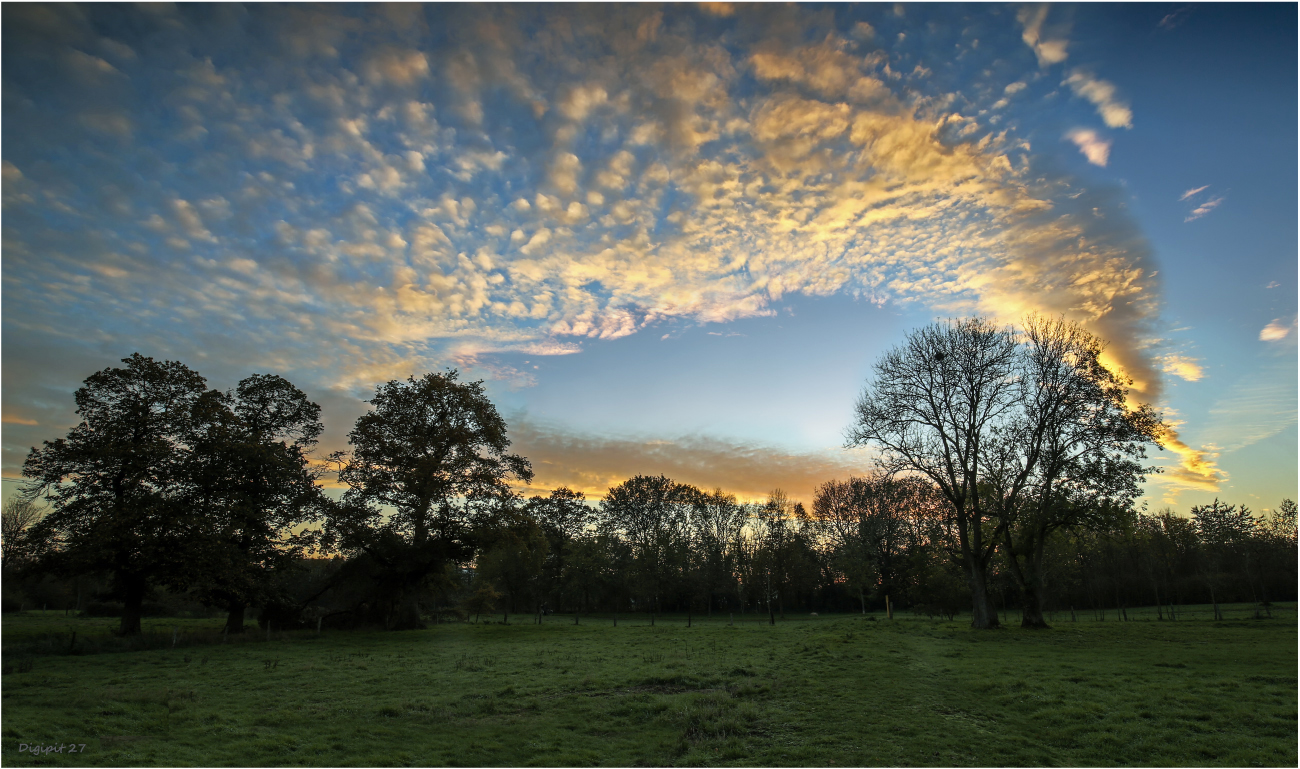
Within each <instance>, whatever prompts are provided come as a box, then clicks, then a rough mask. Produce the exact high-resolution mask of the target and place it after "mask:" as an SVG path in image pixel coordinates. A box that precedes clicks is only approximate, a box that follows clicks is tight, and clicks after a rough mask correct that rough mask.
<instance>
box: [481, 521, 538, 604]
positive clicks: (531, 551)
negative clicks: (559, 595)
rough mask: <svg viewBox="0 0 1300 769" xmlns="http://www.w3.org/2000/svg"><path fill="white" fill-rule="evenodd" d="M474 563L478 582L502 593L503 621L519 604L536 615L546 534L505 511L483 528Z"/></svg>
mask: <svg viewBox="0 0 1300 769" xmlns="http://www.w3.org/2000/svg"><path fill="white" fill-rule="evenodd" d="M485 529H486V532H485V534H484V535H483V536H482V538H481V542H482V551H481V553H480V554H479V556H478V559H477V561H476V564H477V567H478V568H477V572H478V575H479V577H480V578H482V579H483V580H485V581H487V582H489V583H491V584H493V585H495V586H497V587H498V588H500V589H502V590H503V591H504V593H505V597H506V600H505V611H506V621H507V622H509V619H510V611H511V610H516V611H517V610H518V607H519V605H520V604H526V605H529V606H530V607H531V608H532V609H533V610H534V611H538V610H539V607H540V605H541V597H542V589H543V585H542V582H543V575H544V568H545V565H546V556H547V553H548V552H549V550H550V548H549V543H548V542H547V536H546V533H545V532H544V531H543V529H542V527H541V526H540V525H539V524H538V522H537V521H536V520H534V519H533V518H532V516H530V515H528V514H527V513H526V512H524V511H519V510H508V511H505V513H504V515H499V516H497V517H495V518H494V520H492V522H491V524H490V525H489V526H487V527H485Z"/></svg>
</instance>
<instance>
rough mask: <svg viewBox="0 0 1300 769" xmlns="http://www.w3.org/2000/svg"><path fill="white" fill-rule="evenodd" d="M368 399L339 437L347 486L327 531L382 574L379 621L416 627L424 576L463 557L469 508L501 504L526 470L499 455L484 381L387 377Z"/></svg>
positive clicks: (501, 429) (502, 445)
mask: <svg viewBox="0 0 1300 769" xmlns="http://www.w3.org/2000/svg"><path fill="white" fill-rule="evenodd" d="M370 404H371V406H372V407H373V408H372V409H371V411H369V412H368V413H366V414H363V415H362V416H361V417H360V418H359V419H357V423H356V426H355V427H354V428H353V429H352V432H351V433H350V434H349V436H348V442H349V443H350V444H351V446H352V452H351V454H349V455H339V456H338V457H337V459H338V461H339V463H340V470H339V480H341V481H342V482H343V483H344V484H346V485H347V486H348V491H347V492H345V494H344V498H343V504H342V505H340V506H339V508H338V510H337V511H336V512H335V513H334V514H332V515H331V518H330V520H329V522H328V523H327V532H328V534H329V536H330V538H331V540H332V541H334V542H337V543H338V545H339V546H340V547H342V548H344V549H346V550H350V551H352V552H354V553H365V554H366V555H367V556H368V557H370V558H372V559H373V560H374V561H375V562H376V563H377V564H378V566H379V567H380V568H381V569H382V570H383V572H384V573H385V574H386V575H387V577H386V580H385V582H384V585H383V587H382V591H381V592H382V593H383V594H384V595H385V597H384V599H383V600H384V601H385V602H386V607H385V611H387V612H388V613H389V615H390V616H389V617H388V625H389V626H390V627H393V628H407V627H419V626H420V625H421V624H422V623H421V621H420V612H419V603H418V602H419V599H420V596H421V595H422V593H423V591H424V590H425V589H426V588H427V587H429V585H430V580H431V579H433V578H435V577H436V576H437V575H439V574H441V573H443V566H444V564H445V563H446V562H447V561H448V560H452V561H458V562H467V561H468V560H469V559H470V558H471V557H472V552H473V542H472V541H471V539H470V534H471V532H472V528H473V526H472V524H473V521H472V520H471V519H472V517H473V514H474V512H475V510H480V511H481V510H484V509H486V508H490V507H491V505H493V504H501V503H502V501H503V500H504V499H506V498H509V497H511V492H510V486H509V484H510V482H511V481H523V482H529V481H531V480H532V477H533V471H532V467H531V465H529V463H528V460H526V459H524V458H523V457H521V456H518V455H515V454H510V453H508V451H507V449H508V448H509V447H510V439H509V438H507V437H506V423H505V420H503V419H502V418H501V416H500V414H498V413H497V410H496V407H495V406H494V405H492V402H491V401H490V400H488V397H487V395H486V394H485V393H484V392H483V383H482V382H461V381H459V375H458V373H457V372H456V371H455V370H449V371H447V372H446V373H443V374H432V373H431V374H426V375H425V376H423V377H420V378H419V379H416V378H415V377H410V378H408V379H407V380H406V381H405V382H399V381H396V380H394V381H390V382H388V383H386V384H384V385H381V386H380V387H379V388H378V390H377V391H376V392H375V397H374V398H373V399H371V400H370ZM507 503H509V502H507ZM384 508H387V509H389V510H391V511H392V512H391V514H390V515H385V513H384Z"/></svg>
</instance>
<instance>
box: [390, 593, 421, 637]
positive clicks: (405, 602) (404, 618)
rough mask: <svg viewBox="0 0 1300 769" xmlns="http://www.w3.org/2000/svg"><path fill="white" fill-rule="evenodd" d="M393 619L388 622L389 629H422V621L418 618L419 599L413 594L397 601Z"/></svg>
mask: <svg viewBox="0 0 1300 769" xmlns="http://www.w3.org/2000/svg"><path fill="white" fill-rule="evenodd" d="M395 608H396V610H395V611H394V612H393V615H394V616H393V619H392V621H391V622H390V624H389V629H391V630H423V629H424V622H423V621H422V620H421V619H420V601H419V599H418V598H416V597H415V596H413V595H412V596H406V597H404V598H402V599H399V600H398V601H397V606H396V607H395Z"/></svg>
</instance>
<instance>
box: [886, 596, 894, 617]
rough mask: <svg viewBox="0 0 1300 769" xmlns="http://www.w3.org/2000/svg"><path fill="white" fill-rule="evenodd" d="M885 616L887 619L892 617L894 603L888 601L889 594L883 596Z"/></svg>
mask: <svg viewBox="0 0 1300 769" xmlns="http://www.w3.org/2000/svg"><path fill="white" fill-rule="evenodd" d="M885 617H886V618H887V619H893V618H894V605H893V604H892V603H890V602H889V596H885Z"/></svg>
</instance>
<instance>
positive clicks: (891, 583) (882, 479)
mask: <svg viewBox="0 0 1300 769" xmlns="http://www.w3.org/2000/svg"><path fill="white" fill-rule="evenodd" d="M939 505H940V499H939V498H938V496H937V495H936V494H935V491H934V488H933V486H932V485H931V484H930V483H929V482H927V481H925V480H922V479H920V478H915V477H897V478H891V477H888V476H884V475H880V474H873V475H869V476H867V477H865V478H850V479H848V480H847V481H828V482H827V483H824V484H822V485H821V486H819V487H818V488H817V491H816V494H815V496H814V498H813V520H814V521H815V522H816V526H817V529H818V531H819V533H820V534H821V535H822V536H824V537H826V538H827V539H828V540H829V541H830V542H831V543H832V544H833V550H832V553H833V554H832V558H833V559H834V561H835V563H836V565H837V566H838V568H839V570H840V572H841V573H842V574H844V575H845V577H846V578H847V579H848V582H849V584H850V585H851V586H853V587H855V588H857V591H858V600H859V602H860V604H861V610H862V612H863V613H866V610H867V601H866V591H867V589H868V588H870V589H872V590H873V591H876V590H878V591H879V592H880V594H881V595H889V596H893V600H895V601H898V600H899V599H900V597H901V596H902V594H903V593H904V592H905V591H906V589H907V582H908V579H907V576H906V573H907V569H908V566H907V563H908V552H909V551H910V550H911V549H912V548H913V547H916V546H917V545H918V544H919V538H920V536H921V529H922V527H923V525H924V524H925V522H926V521H928V520H929V519H930V518H932V517H933V516H934V515H935V514H936V511H937V508H938V507H939Z"/></svg>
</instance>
